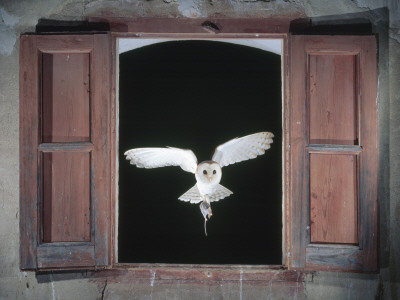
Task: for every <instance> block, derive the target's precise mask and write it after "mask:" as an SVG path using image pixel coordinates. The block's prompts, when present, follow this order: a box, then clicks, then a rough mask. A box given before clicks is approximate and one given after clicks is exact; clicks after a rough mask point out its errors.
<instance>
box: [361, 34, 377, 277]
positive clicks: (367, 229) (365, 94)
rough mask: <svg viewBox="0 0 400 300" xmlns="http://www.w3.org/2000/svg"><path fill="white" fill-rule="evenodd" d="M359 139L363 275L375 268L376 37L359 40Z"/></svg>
mask: <svg viewBox="0 0 400 300" xmlns="http://www.w3.org/2000/svg"><path fill="white" fill-rule="evenodd" d="M359 43H360V46H361V47H362V49H363V51H362V52H361V54H360V90H361V94H360V103H361V115H362V118H361V120H360V128H361V131H360V138H361V146H362V147H363V149H364V151H363V153H362V156H361V165H360V176H361V181H360V189H361V190H360V198H361V199H363V201H362V202H360V224H361V225H360V226H361V228H362V230H361V237H360V239H361V241H362V247H363V254H364V256H363V269H364V271H376V270H377V268H378V246H377V245H378V232H379V231H378V168H379V165H378V157H379V156H378V154H379V145H378V143H379V136H378V132H379V130H378V121H377V118H378V109H379V107H378V98H377V97H378V96H377V80H378V77H377V48H376V37H375V36H369V37H364V38H362V39H361V38H360V41H359Z"/></svg>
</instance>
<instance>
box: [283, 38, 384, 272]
mask: <svg viewBox="0 0 400 300" xmlns="http://www.w3.org/2000/svg"><path fill="white" fill-rule="evenodd" d="M290 55H291V56H290V60H291V62H290V63H291V67H290V70H291V74H290V84H291V103H290V105H291V112H290V113H291V138H290V144H291V159H292V170H291V182H292V183H291V184H292V191H291V202H290V205H291V216H292V218H291V233H290V240H289V244H290V247H289V249H290V254H289V255H288V258H289V259H288V261H289V267H290V268H308V269H316V270H348V271H374V270H376V269H377V233H378V230H377V212H378V211H377V172H378V170H377V169H378V163H377V162H378V160H377V158H378V144H377V143H378V136H377V132H378V131H377V71H376V70H377V61H376V39H375V37H374V36H292V37H291V39H290Z"/></svg>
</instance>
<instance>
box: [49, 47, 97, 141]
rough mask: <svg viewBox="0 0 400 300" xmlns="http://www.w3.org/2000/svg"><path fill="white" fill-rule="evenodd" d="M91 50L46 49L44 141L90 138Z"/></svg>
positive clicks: (88, 139) (84, 139)
mask: <svg viewBox="0 0 400 300" xmlns="http://www.w3.org/2000/svg"><path fill="white" fill-rule="evenodd" d="M89 62H90V54H89V53H43V58H42V65H43V73H42V76H43V79H42V82H43V101H42V107H43V108H42V109H43V122H42V130H43V140H42V141H43V142H45V143H57V142H89V141H90V103H89V95H90V94H89V93H90V86H89Z"/></svg>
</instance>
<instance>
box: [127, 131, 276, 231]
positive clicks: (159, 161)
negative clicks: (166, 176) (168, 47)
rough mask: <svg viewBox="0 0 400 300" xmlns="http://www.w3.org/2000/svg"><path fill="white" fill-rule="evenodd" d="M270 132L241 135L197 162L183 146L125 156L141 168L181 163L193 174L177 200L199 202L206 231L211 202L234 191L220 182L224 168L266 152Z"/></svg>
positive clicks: (182, 166)
mask: <svg viewBox="0 0 400 300" xmlns="http://www.w3.org/2000/svg"><path fill="white" fill-rule="evenodd" d="M273 137H274V135H273V134H272V133H271V132H259V133H254V134H250V135H247V136H244V137H241V138H235V139H233V140H230V141H228V142H226V143H224V144H222V145H219V146H218V147H217V148H216V149H215V152H214V155H213V156H212V159H211V160H206V161H203V162H201V163H199V164H197V158H196V156H195V155H194V153H193V152H192V151H191V150H188V149H180V148H173V147H167V148H136V149H131V150H128V151H126V152H125V155H126V159H128V160H130V162H131V164H132V165H136V166H137V167H138V168H146V169H152V168H159V167H165V166H179V167H181V168H182V169H183V170H184V171H187V172H190V173H194V175H195V177H196V184H195V185H194V186H193V187H192V188H191V189H189V190H188V191H187V192H186V193H184V194H183V195H182V196H180V197H179V198H178V199H179V200H182V201H186V202H190V203H199V202H201V203H200V210H201V213H202V214H203V217H204V230H205V233H206V235H207V231H206V222H207V217H208V218H209V219H210V218H211V216H212V211H211V202H213V201H219V200H221V199H223V198H225V197H228V196H229V195H231V194H232V192H231V191H230V190H228V189H227V188H226V187H224V186H222V185H220V184H219V182H220V181H221V177H222V167H225V166H228V165H230V164H234V163H237V162H240V161H244V160H248V159H251V158H255V157H257V156H258V155H262V154H264V153H265V150H267V149H269V148H270V147H271V146H270V144H271V143H272V138H273Z"/></svg>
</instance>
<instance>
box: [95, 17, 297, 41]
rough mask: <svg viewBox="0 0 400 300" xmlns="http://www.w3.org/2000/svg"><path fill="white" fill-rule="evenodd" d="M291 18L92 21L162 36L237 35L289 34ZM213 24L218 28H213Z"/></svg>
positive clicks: (106, 18)
mask: <svg viewBox="0 0 400 300" xmlns="http://www.w3.org/2000/svg"><path fill="white" fill-rule="evenodd" d="M292 17H293V16H291V18H282V17H281V18H259V19H254V18H251V19H245V18H237V19H224V18H209V19H205V18H182V19H171V18H137V19H132V18H112V17H111V18H110V17H107V16H104V17H91V18H89V21H90V22H101V23H104V22H105V23H109V24H110V30H111V31H112V32H117V33H140V34H144V35H146V34H157V36H158V37H160V36H162V35H163V34H164V35H170V36H171V35H172V34H176V35H179V36H180V37H185V35H186V36H188V37H199V36H201V37H207V36H208V37H213V36H214V37H215V36H216V35H224V34H235V35H251V34H253V35H254V34H261V33H265V34H287V33H288V32H289V27H290V22H291V20H292ZM210 24H213V26H212V27H213V28H214V30H210V29H209V28H210V26H211V25H210Z"/></svg>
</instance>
